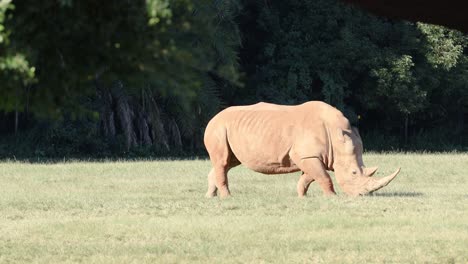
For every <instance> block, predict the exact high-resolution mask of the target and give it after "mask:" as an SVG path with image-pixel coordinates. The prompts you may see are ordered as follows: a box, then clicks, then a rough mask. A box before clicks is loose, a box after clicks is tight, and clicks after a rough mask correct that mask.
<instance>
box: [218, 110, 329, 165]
mask: <svg viewBox="0 0 468 264" xmlns="http://www.w3.org/2000/svg"><path fill="white" fill-rule="evenodd" d="M312 110H313V109H312ZM219 118H220V119H221V120H223V123H224V125H225V127H226V133H227V140H228V143H229V146H230V148H231V150H232V152H233V153H234V155H235V156H236V158H237V159H238V160H239V161H240V162H241V163H242V164H244V165H245V166H247V167H249V168H250V169H253V170H255V171H258V172H262V173H284V172H292V171H297V170H299V169H298V168H297V166H296V165H295V164H294V162H293V161H292V160H291V157H290V151H291V148H292V147H293V145H294V144H295V143H296V144H297V143H298V142H301V144H302V143H303V142H306V141H308V142H309V143H310V144H314V143H313V141H314V142H316V141H317V140H316V137H317V136H318V134H320V131H316V130H317V129H316V128H317V127H319V126H320V124H319V123H320V122H321V121H320V118H319V115H316V114H315V113H314V111H312V112H311V111H310V109H309V111H307V110H306V109H304V107H303V106H302V105H300V106H280V105H273V104H266V103H261V104H256V105H251V106H238V107H231V108H228V109H226V110H225V111H224V112H222V113H221V114H220V116H219ZM311 127H315V128H312V129H311ZM309 143H306V144H307V145H310V144H309ZM315 145H317V144H315Z"/></svg>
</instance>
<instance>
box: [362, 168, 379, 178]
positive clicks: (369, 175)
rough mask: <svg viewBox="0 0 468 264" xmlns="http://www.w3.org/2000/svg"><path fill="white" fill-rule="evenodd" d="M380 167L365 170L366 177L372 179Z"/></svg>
mask: <svg viewBox="0 0 468 264" xmlns="http://www.w3.org/2000/svg"><path fill="white" fill-rule="evenodd" d="M377 169H378V167H369V168H363V171H364V175H366V176H367V177H371V176H372V175H374V173H375V172H376V171H377Z"/></svg>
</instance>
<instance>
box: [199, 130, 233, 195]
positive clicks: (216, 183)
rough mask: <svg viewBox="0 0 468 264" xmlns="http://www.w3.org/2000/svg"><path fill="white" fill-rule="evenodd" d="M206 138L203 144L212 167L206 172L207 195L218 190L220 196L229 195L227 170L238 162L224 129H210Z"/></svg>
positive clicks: (214, 193) (213, 193)
mask: <svg viewBox="0 0 468 264" xmlns="http://www.w3.org/2000/svg"><path fill="white" fill-rule="evenodd" d="M208 139H209V140H205V146H206V149H207V150H208V154H209V155H210V160H211V164H212V166H213V168H212V169H211V171H210V173H209V174H208V191H207V193H206V196H207V197H214V196H216V194H217V193H216V192H217V191H218V192H219V196H220V197H221V198H223V197H227V196H230V195H231V192H230V191H229V184H228V175H227V174H228V171H229V170H230V169H231V168H233V167H235V166H237V165H239V164H240V162H239V160H238V159H237V158H236V156H235V155H234V153H233V152H232V150H231V148H230V146H229V143H228V140H227V137H226V130H225V129H218V130H216V131H211V133H210V134H208Z"/></svg>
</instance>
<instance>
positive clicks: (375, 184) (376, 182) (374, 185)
mask: <svg viewBox="0 0 468 264" xmlns="http://www.w3.org/2000/svg"><path fill="white" fill-rule="evenodd" d="M399 172H400V168H398V169H397V170H396V171H395V172H394V173H392V174H391V175H389V176H387V177H383V178H380V179H373V178H372V179H371V180H370V181H369V183H368V185H367V188H366V189H367V190H369V191H368V193H372V192H375V191H377V190H378V189H380V188H383V187H385V186H387V185H388V184H389V183H390V182H391V181H392V180H393V179H395V177H396V176H397V175H398V173H399Z"/></svg>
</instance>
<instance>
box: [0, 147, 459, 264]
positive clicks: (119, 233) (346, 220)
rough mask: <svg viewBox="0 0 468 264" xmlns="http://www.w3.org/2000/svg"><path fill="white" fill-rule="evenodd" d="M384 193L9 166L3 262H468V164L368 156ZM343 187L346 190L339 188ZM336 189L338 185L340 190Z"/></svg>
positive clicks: (236, 178)
mask: <svg viewBox="0 0 468 264" xmlns="http://www.w3.org/2000/svg"><path fill="white" fill-rule="evenodd" d="M364 161H365V163H366V164H367V165H368V166H372V165H379V166H380V170H379V172H378V176H383V175H386V174H389V173H391V172H393V171H394V169H395V168H396V167H399V166H401V167H402V172H401V173H400V175H399V176H398V177H397V178H396V179H395V181H394V182H392V183H391V184H390V185H389V186H387V187H385V188H383V189H382V190H379V191H378V192H376V193H375V194H374V195H373V196H365V197H359V198H348V197H346V196H344V194H342V193H340V194H339V195H338V196H337V197H332V198H326V197H323V196H322V193H321V190H320V189H319V188H318V186H316V184H315V185H313V186H312V187H311V189H310V190H309V197H307V198H305V199H299V198H297V197H296V193H295V190H296V181H297V179H298V176H299V173H295V174H289V175H262V174H257V173H254V172H251V171H249V170H247V169H245V168H243V167H238V168H235V169H233V170H232V171H231V172H230V174H231V177H230V184H231V191H232V194H233V197H231V198H228V199H225V200H220V199H218V198H214V199H206V198H205V197H204V194H205V192H206V175H207V173H208V171H209V168H210V165H209V162H208V161H206V160H196V161H144V162H143V161H142V162H103V163H98V162H96V163H92V162H67V163H58V164H29V163H19V162H3V163H0V263H75V262H82V263H467V262H468V211H467V209H468V180H467V179H468V155H467V154H438V155H435V154H406V155H405V154H368V155H365V157H364ZM335 186H336V184H335ZM336 189H337V191H340V190H339V187H336Z"/></svg>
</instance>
